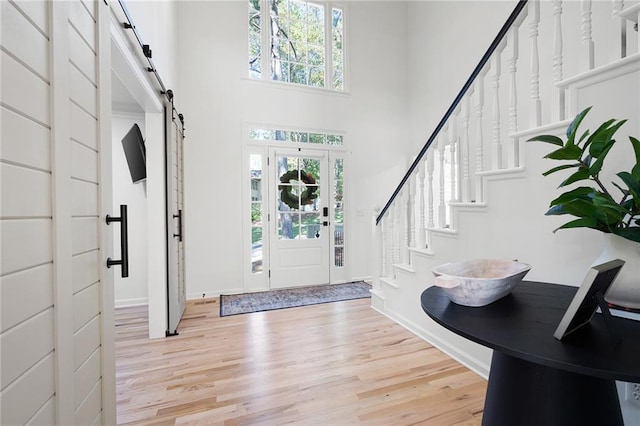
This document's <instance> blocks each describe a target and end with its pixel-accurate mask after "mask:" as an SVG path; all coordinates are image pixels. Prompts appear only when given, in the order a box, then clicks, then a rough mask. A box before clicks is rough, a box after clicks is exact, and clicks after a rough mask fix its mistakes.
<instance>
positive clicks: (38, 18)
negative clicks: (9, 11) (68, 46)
mask: <svg viewBox="0 0 640 426" xmlns="http://www.w3.org/2000/svg"><path fill="white" fill-rule="evenodd" d="M49 3H50V2H48V1H37V0H29V1H18V2H15V3H14V5H15V7H17V8H18V9H19V10H20V11H21V12H22V14H23V15H24V16H25V17H26V18H27V19H28V20H29V22H32V23H33V24H34V25H35V26H36V27H37V28H38V29H39V30H40V31H41V32H42V33H43V34H44V35H46V36H48V35H49Z"/></svg>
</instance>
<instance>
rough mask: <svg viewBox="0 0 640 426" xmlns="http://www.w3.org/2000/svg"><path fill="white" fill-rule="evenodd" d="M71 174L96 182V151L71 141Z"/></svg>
mask: <svg viewBox="0 0 640 426" xmlns="http://www.w3.org/2000/svg"><path fill="white" fill-rule="evenodd" d="M71 176H73V177H75V178H79V179H84V180H86V181H89V182H96V183H97V182H98V153H97V152H96V151H94V150H92V149H91V148H88V147H86V146H84V145H82V144H80V143H76V142H72V143H71Z"/></svg>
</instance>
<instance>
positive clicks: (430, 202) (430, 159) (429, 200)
mask: <svg viewBox="0 0 640 426" xmlns="http://www.w3.org/2000/svg"><path fill="white" fill-rule="evenodd" d="M434 152H435V149H434V147H433V145H431V148H429V151H427V182H428V184H427V203H428V206H429V207H428V210H427V215H428V216H427V228H434V227H435V226H436V225H435V223H434V221H433V169H434V168H435V167H434V163H435V160H434V156H435V154H434Z"/></svg>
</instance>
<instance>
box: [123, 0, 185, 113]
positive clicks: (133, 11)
mask: <svg viewBox="0 0 640 426" xmlns="http://www.w3.org/2000/svg"><path fill="white" fill-rule="evenodd" d="M178 3H179V2H177V1H169V0H155V1H149V0H125V4H126V7H127V10H128V11H129V13H130V15H131V17H132V19H133V22H134V23H135V25H136V30H137V31H138V34H139V35H140V37H141V38H142V41H143V43H144V44H148V45H149V46H150V48H151V53H152V58H151V60H152V61H153V64H154V65H155V67H156V69H157V70H158V73H159V74H160V77H161V78H162V82H163V83H164V85H165V87H166V88H167V89H173V91H174V92H175V93H176V94H178V93H179V90H177V88H178V76H177V66H176V54H177V52H178V25H177V22H178V21H177V19H176V17H177V9H178ZM176 102H178V101H176Z"/></svg>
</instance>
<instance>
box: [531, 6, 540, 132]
mask: <svg viewBox="0 0 640 426" xmlns="http://www.w3.org/2000/svg"><path fill="white" fill-rule="evenodd" d="M529 18H530V23H529V36H530V38H531V109H530V115H529V126H531V127H538V126H540V125H541V124H542V102H541V101H540V53H539V52H538V26H539V25H540V2H539V0H530V1H529Z"/></svg>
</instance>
